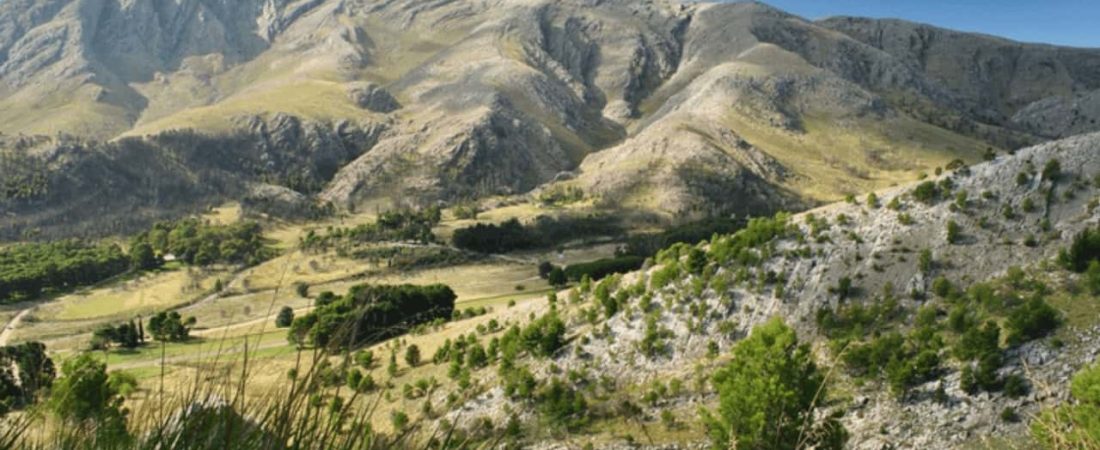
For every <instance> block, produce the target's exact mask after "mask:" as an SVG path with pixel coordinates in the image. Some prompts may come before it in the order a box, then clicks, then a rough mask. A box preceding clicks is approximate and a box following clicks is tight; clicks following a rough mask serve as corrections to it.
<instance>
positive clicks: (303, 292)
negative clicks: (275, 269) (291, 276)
mask: <svg viewBox="0 0 1100 450" xmlns="http://www.w3.org/2000/svg"><path fill="white" fill-rule="evenodd" d="M294 292H296V293H298V296H299V297H302V298H309V285H308V284H306V283H303V282H298V283H296V284H295V285H294Z"/></svg>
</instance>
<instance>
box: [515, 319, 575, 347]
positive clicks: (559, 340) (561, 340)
mask: <svg viewBox="0 0 1100 450" xmlns="http://www.w3.org/2000/svg"><path fill="white" fill-rule="evenodd" d="M520 341H521V343H522V346H523V348H524V349H525V350H527V351H528V352H530V353H531V354H533V355H536V356H541V357H550V356H553V355H554V353H555V352H557V351H558V349H560V348H562V347H563V346H565V322H562V320H561V318H560V317H558V314H557V313H556V312H554V311H551V312H549V313H547V314H546V315H544V316H542V317H540V318H539V319H538V320H536V321H534V322H531V324H529V325H527V327H526V328H524V329H523V331H522V333H520Z"/></svg>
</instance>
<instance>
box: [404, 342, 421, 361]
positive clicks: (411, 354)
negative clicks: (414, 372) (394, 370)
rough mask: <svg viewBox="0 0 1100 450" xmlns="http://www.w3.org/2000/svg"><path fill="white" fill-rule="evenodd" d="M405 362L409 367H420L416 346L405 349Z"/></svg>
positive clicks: (418, 349) (418, 351)
mask: <svg viewBox="0 0 1100 450" xmlns="http://www.w3.org/2000/svg"><path fill="white" fill-rule="evenodd" d="M405 362H406V363H408V364H409V367H416V366H419V365H420V347H417V346H416V344H412V345H410V346H409V347H408V348H406V349H405Z"/></svg>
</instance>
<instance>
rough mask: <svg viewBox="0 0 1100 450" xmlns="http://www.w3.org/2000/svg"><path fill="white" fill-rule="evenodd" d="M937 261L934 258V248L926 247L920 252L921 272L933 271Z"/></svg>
mask: <svg viewBox="0 0 1100 450" xmlns="http://www.w3.org/2000/svg"><path fill="white" fill-rule="evenodd" d="M933 264H935V262H934V261H933V260H932V250H929V249H927V248H926V249H924V250H921V252H920V262H919V268H920V271H921V273H924V274H928V273H931V272H932V266H933Z"/></svg>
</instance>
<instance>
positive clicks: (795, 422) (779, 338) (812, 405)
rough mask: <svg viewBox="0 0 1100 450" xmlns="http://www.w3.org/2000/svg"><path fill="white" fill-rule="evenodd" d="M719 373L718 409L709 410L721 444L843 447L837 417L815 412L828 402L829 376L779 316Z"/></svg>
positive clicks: (711, 432)
mask: <svg viewBox="0 0 1100 450" xmlns="http://www.w3.org/2000/svg"><path fill="white" fill-rule="evenodd" d="M733 353H734V356H733V359H732V361H730V363H729V364H728V365H726V366H725V367H723V368H721V369H719V370H718V372H716V373H715V374H714V378H713V382H714V386H715V388H716V389H717V391H718V402H719V405H718V410H717V412H716V413H712V412H710V411H708V410H703V411H702V412H701V413H702V416H703V423H704V424H705V426H706V429H707V434H708V436H709V437H710V440H711V442H712V443H713V445H714V446H715V447H716V448H727V446H728V445H729V444H730V443H731V442H736V443H737V448H746V449H752V448H784V449H799V448H819V449H823V448H843V446H844V443H845V442H846V441H847V432H846V431H845V430H844V428H843V426H842V425H840V423H839V422H838V421H836V420H835V419H834V418H832V417H826V416H818V415H815V413H814V411H815V409H816V408H817V406H818V405H821V404H824V403H825V402H826V398H827V395H826V394H827V392H826V389H825V388H824V383H825V377H824V376H823V375H822V374H821V373H820V372H819V371H818V369H817V365H816V364H815V363H814V361H813V353H812V352H811V350H810V348H809V346H807V345H805V344H800V343H799V342H798V337H797V336H796V335H795V332H794V330H792V329H791V328H789V327H787V326H786V325H785V324H784V323H783V322H782V321H781V320H779V319H773V320H771V321H769V322H767V323H765V324H763V325H760V326H758V327H756V329H754V330H753V332H752V334H751V335H750V336H749V337H748V338H746V339H744V340H742V341H741V342H739V343H738V344H737V345H736V346H735V347H734V349H733Z"/></svg>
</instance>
